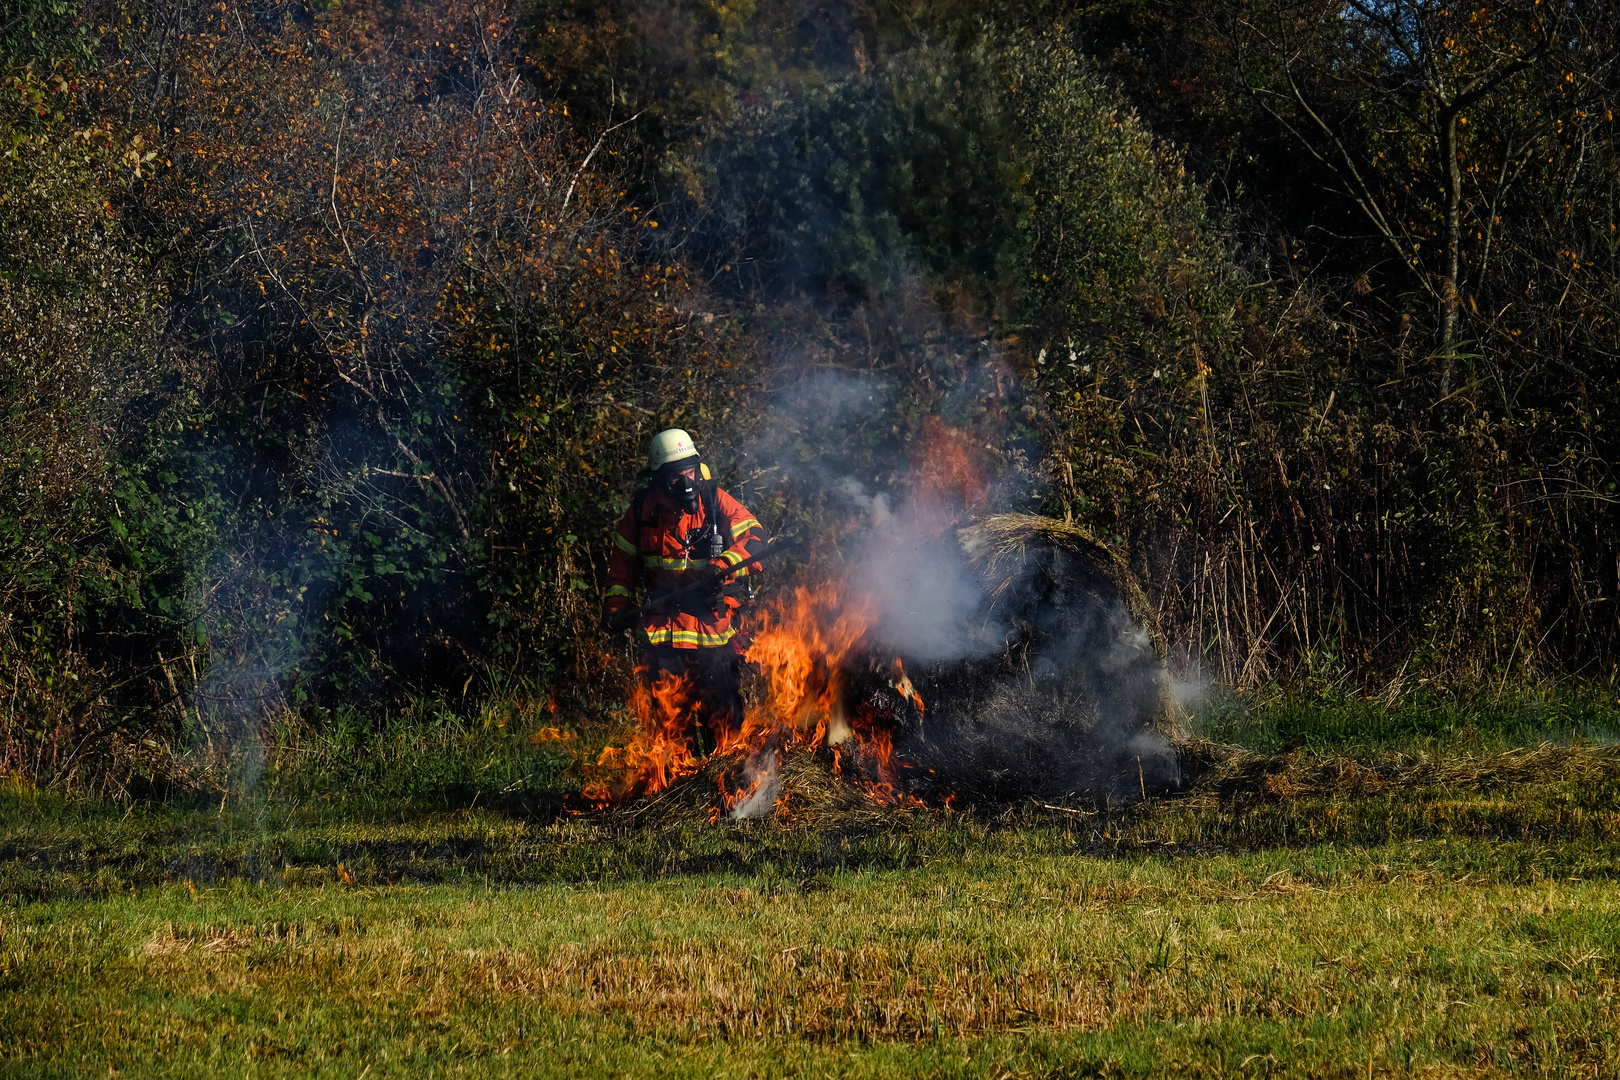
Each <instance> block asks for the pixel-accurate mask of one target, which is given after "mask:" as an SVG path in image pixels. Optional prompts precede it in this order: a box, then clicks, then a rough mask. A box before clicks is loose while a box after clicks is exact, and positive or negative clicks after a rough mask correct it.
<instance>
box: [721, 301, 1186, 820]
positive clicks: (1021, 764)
mask: <svg viewBox="0 0 1620 1080" xmlns="http://www.w3.org/2000/svg"><path fill="white" fill-rule="evenodd" d="M933 336H934V337H935V338H940V337H946V336H947V335H946V334H945V332H944V331H943V328H941V329H940V331H939V332H937V333H936V334H934V335H933ZM997 375H1002V376H1005V373H1004V372H1002V371H996V370H988V369H985V370H979V371H976V372H970V373H969V375H968V376H967V377H964V378H963V379H962V380H961V384H960V386H959V387H957V388H956V389H955V390H954V391H953V393H951V394H947V395H945V396H944V398H943V400H940V401H938V402H937V403H936V407H937V408H938V409H939V410H940V411H941V412H944V413H953V414H957V415H962V414H968V415H977V416H979V417H981V419H980V421H979V423H978V426H977V427H975V428H973V429H972V437H971V439H969V438H966V437H960V433H959V431H958V430H957V429H949V428H940V429H939V430H943V431H945V433H946V435H947V436H949V437H948V438H942V439H940V440H938V444H937V445H935V444H930V443H929V442H927V441H926V440H919V441H914V442H912V443H910V444H909V445H908V444H905V443H895V444H893V445H891V446H890V447H889V448H888V449H887V452H879V453H874V454H872V455H871V456H870V457H869V458H868V459H867V460H866V461H864V462H856V461H854V460H852V455H849V454H840V453H838V452H837V451H836V450H835V452H833V453H829V454H826V455H814V456H805V455H802V454H799V453H797V452H796V451H797V450H798V448H801V447H803V446H806V445H812V446H813V445H822V444H828V443H830V444H831V445H833V446H834V447H835V448H836V447H838V446H840V445H844V444H849V443H855V444H858V445H869V444H872V443H874V442H880V441H881V435H882V433H883V427H884V426H885V425H886V424H887V423H889V422H891V421H890V418H891V417H892V415H893V413H892V412H891V411H890V408H889V407H888V406H889V405H890V404H891V403H892V402H893V400H894V397H895V395H894V393H893V391H892V390H891V389H890V387H889V385H888V384H887V383H886V381H885V380H883V379H881V378H879V377H876V376H874V377H872V378H865V379H863V378H861V377H860V376H857V375H850V374H846V373H842V372H823V373H820V374H817V375H815V376H811V377H803V376H801V377H799V378H798V379H796V380H795V381H794V382H792V383H791V384H789V385H790V386H791V391H790V392H787V393H780V394H779V395H778V400H777V403H776V405H777V412H776V418H775V422H774V423H773V424H772V425H769V427H768V430H770V431H772V432H774V433H776V435H777V437H778V439H779V440H780V441H779V442H778V443H777V444H776V445H774V446H770V447H760V448H755V449H753V450H752V451H751V456H753V457H755V458H756V460H757V459H759V458H767V459H768V460H771V461H772V462H773V464H774V466H775V467H774V469H773V476H774V477H775V478H777V479H778V480H782V479H785V481H786V483H788V484H789V485H792V486H794V487H795V488H796V489H797V490H798V491H799V492H800V494H801V498H802V500H803V502H804V503H806V504H814V505H817V506H820V507H821V508H823V510H824V511H825V512H826V513H827V514H828V515H830V516H831V517H832V518H833V519H834V522H835V523H834V524H832V525H831V527H830V531H831V532H833V533H834V534H835V535H836V536H837V544H836V548H837V551H836V558H834V559H831V560H829V561H828V562H827V564H826V565H825V566H824V567H822V568H821V569H820V570H819V571H818V569H817V568H812V571H811V573H812V574H815V573H817V572H822V573H828V574H832V575H835V576H837V577H838V578H839V579H841V585H842V591H843V594H844V596H845V597H846V599H847V600H848V601H849V602H851V603H858V604H860V605H861V606H862V608H863V610H865V611H866V612H867V613H868V614H869V615H870V617H871V619H872V621H871V624H870V626H869V628H868V630H867V632H866V636H865V645H866V655H865V656H864V657H863V658H862V659H861V660H860V661H859V663H864V664H865V665H866V668H865V669H864V670H862V671H857V672H853V673H852V678H851V685H852V686H854V687H857V688H858V690H857V692H858V693H863V694H865V695H866V698H867V700H866V701H865V702H864V704H866V705H867V706H869V707H875V708H885V709H894V708H895V706H896V702H900V703H901V707H899V708H898V711H896V712H894V714H893V715H894V718H895V720H896V721H897V723H898V729H897V731H896V755H897V758H898V759H899V760H900V762H901V765H902V767H903V770H904V774H905V775H906V776H907V777H908V778H909V780H908V782H909V783H910V785H911V787H912V789H913V790H914V791H915V792H917V793H919V794H925V795H928V794H933V795H938V796H943V795H945V794H948V793H952V792H954V793H957V794H960V795H967V796H969V797H973V798H987V799H997V800H1000V799H1008V798H1020V797H1026V796H1031V795H1033V796H1036V797H1042V798H1052V799H1058V798H1064V797H1068V796H1091V797H1097V796H1106V797H1110V798H1116V799H1118V798H1126V799H1128V798H1134V797H1140V796H1141V795H1144V794H1150V793H1153V792H1156V791H1162V790H1164V789H1166V788H1168V787H1173V786H1174V785H1175V784H1176V783H1178V781H1179V776H1178V772H1177V768H1176V760H1175V755H1174V752H1173V751H1172V749H1171V747H1170V746H1169V743H1168V741H1167V740H1166V739H1165V737H1164V736H1163V735H1161V734H1160V733H1159V732H1158V731H1157V730H1155V726H1154V723H1155V719H1156V718H1157V717H1159V716H1160V715H1161V714H1162V711H1163V709H1164V708H1165V706H1166V703H1167V700H1168V698H1167V694H1166V690H1167V687H1166V684H1165V674H1164V667H1163V664H1162V661H1161V659H1160V657H1159V655H1158V654H1157V652H1156V651H1155V648H1154V645H1153V642H1152V640H1151V639H1150V637H1149V634H1148V633H1147V631H1146V630H1145V628H1144V627H1143V625H1142V624H1141V622H1140V621H1139V619H1138V618H1137V616H1136V615H1135V614H1133V612H1132V610H1131V608H1130V605H1129V603H1128V599H1127V596H1126V590H1125V588H1124V587H1123V583H1122V581H1121V580H1120V574H1121V573H1122V571H1121V570H1120V569H1119V568H1118V566H1117V564H1116V563H1115V562H1114V561H1113V557H1112V556H1111V555H1110V554H1109V553H1108V552H1107V551H1106V550H1104V549H1102V548H1101V547H1100V546H1099V545H1097V544H1095V542H1094V541H1091V540H1090V539H1089V538H1087V537H1085V536H1084V535H1083V534H1080V533H1078V532H1076V531H1074V530H1067V531H1065V529H1064V527H1063V526H1061V525H1059V524H1057V523H1052V522H1042V521H1041V520H1040V519H1036V518H1031V517H997V516H995V515H996V514H997V512H1003V511H1008V510H1019V509H1023V508H1025V507H1026V506H1027V505H1028V503H1029V502H1031V501H1033V500H1031V499H1029V494H1030V491H1029V488H1028V487H1027V486H1025V487H1023V488H1020V487H1019V486H1018V485H1017V484H1016V483H1010V482H1006V481H1005V480H1003V479H1001V478H998V477H995V476H991V475H978V476H977V477H975V476H974V475H973V474H974V473H975V472H976V471H977V472H980V473H984V472H986V471H987V466H985V464H984V463H983V462H981V461H974V462H972V463H971V466H972V467H971V468H965V469H964V468H963V467H961V465H962V463H960V462H957V463H953V462H950V461H945V462H942V461H941V460H940V459H941V457H945V456H948V455H950V454H953V453H955V454H960V453H961V451H962V447H963V446H970V447H976V446H980V445H983V444H984V443H986V442H989V443H991V444H992V445H993V444H994V443H995V442H996V441H998V440H999V441H1001V442H1002V443H1003V444H1004V445H1005V443H1006V442H1007V441H1008V440H1009V439H1010V436H1011V434H1012V433H1011V432H1010V431H1008V430H1007V429H1006V428H1007V427H1010V425H1006V426H1003V427H1001V428H999V429H998V427H996V426H995V425H987V424H986V423H985V422H984V421H983V420H982V417H983V416H984V415H986V414H987V413H990V414H991V415H994V413H993V412H992V411H991V410H989V409H986V408H983V407H981V408H977V409H972V408H964V407H962V406H963V402H962V401H961V400H960V399H959V398H958V397H955V396H953V395H977V396H981V397H982V396H984V395H986V394H987V393H988V392H990V391H989V388H990V387H991V386H994V385H996V379H995V376H997ZM1009 381H1010V380H1009ZM1002 412H1003V413H1004V414H1005V413H1010V410H1005V409H1004V410H1002ZM874 428H875V429H877V434H878V436H879V438H878V439H874V438H873V437H872V432H873V429H874ZM830 435H831V436H832V437H829V436H830ZM987 436H988V438H987ZM840 465H842V466H844V467H845V468H846V469H847V468H849V467H850V466H852V465H859V466H862V468H861V475H853V474H851V472H840V471H838V466H840ZM953 469H954V470H955V471H954V472H953V471H952V470H953ZM963 472H966V473H968V474H969V475H967V476H965V477H964V476H961V475H958V474H960V473H963ZM942 477H943V478H944V479H943V480H942V479H941V478H942ZM975 479H977V481H978V482H979V483H980V485H982V486H980V487H979V488H977V489H971V490H970V489H969V488H970V487H971V483H972V481H974V480H975ZM1014 479H1020V478H1016V477H1015V478H1014ZM953 482H958V486H955V487H953V486H952V483H953ZM963 485H968V486H967V487H964V486H963ZM1020 503H1022V504H1023V505H1020ZM976 522H980V523H982V525H976ZM986 529H992V530H994V529H999V530H1000V532H996V533H994V535H991V534H987V533H986V531H985V530H986ZM1043 529H1044V530H1045V531H1042V530H1043ZM998 544H999V545H1000V546H1001V547H1003V548H1006V550H1005V551H1002V550H1000V548H998V547H997V545H998ZM992 549H994V550H992ZM897 658H898V659H899V660H900V661H901V662H902V666H903V670H904V671H905V672H907V673H908V674H909V676H910V679H911V681H912V683H913V684H914V685H915V689H916V690H917V691H919V692H920V694H921V697H922V698H923V701H924V703H925V711H924V714H923V715H921V716H918V715H915V714H913V713H912V712H911V711H910V710H908V709H907V708H905V707H903V705H904V695H901V696H900V697H898V698H897V697H896V695H895V693H894V692H893V683H892V679H891V676H890V675H889V672H891V671H892V670H893V667H892V664H893V661H894V660H895V659H897ZM861 704H862V703H861V702H852V703H851V705H852V706H853V707H855V708H859V707H861ZM751 782H755V781H751ZM765 786H766V785H765V784H759V789H761V790H762V789H763V788H764V787H765ZM773 798H774V795H773ZM753 804H754V800H751V801H750V806H751V807H753V808H754V809H758V807H755V806H753ZM734 812H736V811H734Z"/></svg>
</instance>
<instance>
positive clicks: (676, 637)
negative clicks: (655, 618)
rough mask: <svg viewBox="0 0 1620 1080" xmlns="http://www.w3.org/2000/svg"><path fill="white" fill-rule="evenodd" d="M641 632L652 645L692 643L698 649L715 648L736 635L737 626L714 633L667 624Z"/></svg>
mask: <svg viewBox="0 0 1620 1080" xmlns="http://www.w3.org/2000/svg"><path fill="white" fill-rule="evenodd" d="M643 632H644V633H645V634H646V635H647V641H648V642H649V643H650V644H653V645H694V646H696V647H698V648H700V649H712V648H716V647H717V646H720V645H724V644H726V643H727V642H728V641H730V640H731V639H732V638H734V637H736V636H737V628H736V627H734V626H731V627H727V628H726V629H724V630H722V631H720V632H718V633H714V634H711V633H707V632H705V631H702V630H675V629H673V628H671V627H667V626H661V627H657V628H655V629H652V630H646V631H643Z"/></svg>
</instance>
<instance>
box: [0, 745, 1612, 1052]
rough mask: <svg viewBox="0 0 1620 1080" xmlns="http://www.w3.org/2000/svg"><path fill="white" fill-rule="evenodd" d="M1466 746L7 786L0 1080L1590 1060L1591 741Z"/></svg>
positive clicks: (1596, 874)
mask: <svg viewBox="0 0 1620 1080" xmlns="http://www.w3.org/2000/svg"><path fill="white" fill-rule="evenodd" d="M1465 726H1466V725H1465ZM1482 742H1485V744H1486V745H1490V746H1491V747H1492V748H1491V749H1488V750H1486V749H1480V746H1481V744H1482ZM1501 745H1502V743H1501V742H1500V741H1498V742H1497V743H1494V744H1492V743H1489V742H1487V741H1485V740H1480V739H1478V738H1475V737H1473V736H1472V735H1466V734H1465V735H1460V736H1458V737H1454V738H1451V739H1450V740H1449V741H1446V740H1435V739H1431V740H1430V741H1429V742H1427V743H1425V744H1422V745H1416V746H1415V745H1413V744H1412V743H1410V742H1404V743H1395V744H1385V745H1384V746H1383V747H1382V748H1380V747H1377V746H1369V747H1357V748H1352V750H1351V751H1349V752H1345V750H1344V748H1343V747H1340V748H1339V749H1337V750H1335V749H1333V748H1331V747H1330V748H1328V749H1324V750H1314V749H1311V748H1308V747H1296V748H1294V749H1292V750H1290V751H1288V752H1285V753H1281V754H1271V755H1260V754H1253V753H1249V754H1234V753H1233V752H1231V751H1229V750H1227V751H1223V750H1220V749H1219V748H1218V747H1211V746H1210V745H1209V744H1201V745H1194V746H1190V747H1189V748H1188V749H1187V751H1186V755H1185V756H1186V760H1187V762H1188V765H1189V770H1190V771H1194V770H1201V774H1200V775H1199V776H1198V779H1197V780H1196V782H1195V785H1194V789H1193V791H1192V792H1191V793H1190V794H1188V795H1186V796H1183V797H1179V798H1173V799H1162V800H1153V801H1150V802H1148V803H1145V804H1139V805H1136V806H1131V807H1113V806H1108V805H1106V804H1105V805H1086V804H1075V805H1071V806H1064V807H1043V806H1039V805H1035V804H1026V805H1024V806H1018V807H1011V808H1000V809H997V808H979V809H978V810H976V811H975V812H972V813H964V814H954V813H952V814H947V813H942V812H932V811H915V812H906V813H900V812H897V813H895V814H893V815H892V816H890V817H888V818H885V819H879V820H873V819H871V818H862V819H861V820H859V821H843V822H841V821H839V820H837V819H824V820H809V819H800V820H796V821H785V822H760V823H751V824H734V823H726V822H723V823H720V824H716V825H707V824H701V825H700V824H694V823H692V822H690V821H689V820H685V821H678V822H677V821H674V820H664V821H660V820H659V819H658V818H657V817H656V816H655V815H647V814H643V815H640V816H635V815H628V814H617V815H607V816H572V815H569V814H566V813H562V814H559V813H557V812H555V811H554V810H553V811H549V812H546V811H539V810H536V809H535V808H534V807H535V805H536V804H537V802H538V801H539V799H538V795H540V794H543V793H537V792H527V793H525V792H524V791H523V790H522V789H521V788H520V787H516V786H515V784H514V780H515V778H518V777H522V776H524V775H526V772H525V770H526V769H527V766H525V765H523V762H522V761H521V760H517V759H513V758H512V757H511V754H510V753H508V758H506V759H503V761H505V762H506V764H505V765H502V766H501V767H500V768H494V767H480V768H474V767H471V766H468V767H465V768H460V769H459V771H457V770H456V769H451V770H450V771H451V772H453V773H454V774H455V776H456V777H457V779H456V781H455V782H456V785H457V786H456V787H455V789H454V794H453V795H446V794H445V791H443V790H437V791H429V792H425V793H423V792H419V793H417V794H416V795H412V796H409V797H407V796H396V795H391V796H390V797H389V799H387V800H379V799H377V798H367V797H364V796H363V795H362V794H360V793H355V792H352V791H346V790H344V789H343V787H342V785H341V784H340V785H337V786H336V787H332V786H327V787H312V786H310V785H308V784H305V785H304V786H303V787H299V786H298V784H295V783H292V780H291V778H282V781H279V782H278V783H279V784H280V787H279V790H278V791H276V792H275V793H274V794H261V795H260V796H258V797H255V798H253V799H243V800H231V799H227V800H225V801H224V803H223V805H220V804H212V803H210V804H208V805H203V804H200V803H190V804H188V803H184V802H180V801H174V800H171V801H168V802H161V801H159V802H152V803H146V804H140V805H134V806H119V807H113V806H105V805H101V806H98V805H77V804H68V803H55V802H51V801H50V800H48V799H46V798H44V797H42V796H39V795H37V794H34V793H29V792H25V791H21V790H16V791H13V792H12V793H11V794H9V795H6V796H5V797H4V798H3V799H0V1072H4V1073H5V1074H7V1075H19V1076H33V1075H39V1076H45V1075H79V1074H87V1075H88V1074H95V1075H107V1074H109V1073H110V1072H111V1073H116V1074H118V1075H122V1076H188V1075H202V1074H207V1075H243V1076H246V1075H253V1076H274V1075H332V1076H360V1075H362V1074H364V1075H366V1076H381V1075H410V1076H426V1075H435V1074H443V1075H450V1074H467V1075H502V1076H504V1075H523V1076H575V1075H578V1076H593V1077H596V1076H622V1075H672V1076H684V1075H703V1076H738V1077H741V1076H800V1075H832V1076H867V1075H897V1076H973V1077H992V1078H998V1080H999V1078H1003V1077H1008V1076H1012V1077H1023V1076H1028V1077H1062V1076H1113V1075H1119V1076H1149V1075H1153V1076H1228V1075H1231V1076H1249V1075H1260V1074H1264V1075H1279V1076H1280V1075H1289V1076H1293V1075H1301V1076H1303V1075H1320V1076H1344V1077H1350V1076H1358V1077H1365V1076H1368V1075H1374V1076H1389V1075H1402V1076H1405V1075H1419V1074H1421V1075H1467V1076H1496V1075H1502V1076H1507V1075H1549V1076H1552V1075H1557V1076H1614V1075H1620V1042H1617V1036H1616V1032H1617V1031H1620V986H1617V981H1620V748H1615V747H1612V746H1604V745H1595V746H1594V745H1580V744H1578V743H1577V744H1575V745H1567V744H1566V745H1537V746H1531V747H1525V748H1517V749H1515V748H1511V747H1510V748H1507V749H1502V748H1501ZM536 760H537V761H542V760H544V761H549V760H551V759H547V758H537V759H536ZM554 764H555V763H554V762H553V765H554ZM481 772H488V773H494V774H497V777H498V784H499V786H498V787H497V786H494V785H495V783H496V781H492V782H491V786H490V790H489V791H487V792H482V789H477V790H473V791H472V792H471V794H470V795H469V794H468V791H467V788H468V786H469V781H468V779H467V778H468V777H476V776H477V775H479V774H480V773H481ZM548 775H556V769H555V768H554V767H553V768H552V769H551V773H550V774H548ZM267 786H269V785H267ZM474 786H475V785H474ZM503 791H504V792H505V795H504V796H503V795H502V792H503ZM531 796H534V797H531ZM459 800H465V801H464V802H462V804H461V805H455V803H456V802H457V801H459Z"/></svg>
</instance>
